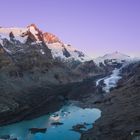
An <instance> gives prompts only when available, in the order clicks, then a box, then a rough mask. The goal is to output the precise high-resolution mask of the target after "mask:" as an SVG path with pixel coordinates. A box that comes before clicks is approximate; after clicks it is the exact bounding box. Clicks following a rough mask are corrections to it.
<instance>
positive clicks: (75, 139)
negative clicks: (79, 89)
mask: <svg viewBox="0 0 140 140" xmlns="http://www.w3.org/2000/svg"><path fill="white" fill-rule="evenodd" d="M100 115H101V111H100V110H98V109H95V108H93V109H88V108H87V109H82V108H80V107H77V106H73V105H68V106H64V107H62V108H61V109H60V110H59V111H58V112H55V113H54V114H51V115H45V116H42V117H39V118H37V119H33V120H29V121H22V122H19V123H15V124H12V125H8V126H3V127H0V136H4V135H10V137H11V140H12V138H17V140H79V139H80V134H79V133H78V132H75V131H72V130H71V129H72V126H74V125H76V124H84V123H85V124H89V125H87V126H86V129H89V128H91V127H92V123H94V122H95V120H97V119H98V118H99V117H100ZM56 121H59V122H61V123H63V125H58V126H54V125H51V123H52V122H56ZM30 128H47V131H46V132H45V133H36V134H31V132H30V131H29V129H30ZM86 129H85V130H86Z"/></svg>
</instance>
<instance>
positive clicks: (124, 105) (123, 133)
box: [81, 62, 140, 140]
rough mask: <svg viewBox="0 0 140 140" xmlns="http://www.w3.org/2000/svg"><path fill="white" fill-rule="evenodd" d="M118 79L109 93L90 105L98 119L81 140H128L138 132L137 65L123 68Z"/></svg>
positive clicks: (139, 74) (139, 64)
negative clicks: (96, 112)
mask: <svg viewBox="0 0 140 140" xmlns="http://www.w3.org/2000/svg"><path fill="white" fill-rule="evenodd" d="M122 76H123V78H122V80H120V82H119V84H118V87H117V88H115V89H114V90H113V91H112V92H111V93H109V94H107V95H106V96H105V97H104V98H100V99H98V100H97V101H96V102H92V101H91V102H92V103H90V105H91V106H94V107H95V106H96V107H98V108H100V109H101V110H102V116H101V118H100V119H99V120H97V122H96V123H95V124H94V126H93V128H92V129H90V130H88V131H87V132H85V133H83V134H82V137H81V140H101V139H104V140H129V139H130V140H131V139H132V135H131V134H132V132H135V131H136V130H140V112H139V109H140V104H139V100H140V96H139V90H140V62H137V63H132V64H130V65H128V66H126V67H124V68H123V70H122Z"/></svg>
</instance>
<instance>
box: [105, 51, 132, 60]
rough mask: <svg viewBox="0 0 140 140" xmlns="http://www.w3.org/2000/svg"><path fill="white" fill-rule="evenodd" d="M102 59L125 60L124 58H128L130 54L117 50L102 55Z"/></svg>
mask: <svg viewBox="0 0 140 140" xmlns="http://www.w3.org/2000/svg"><path fill="white" fill-rule="evenodd" d="M103 58H104V59H119V60H126V59H130V56H128V55H125V54H122V53H120V52H118V51H116V52H113V53H110V54H106V55H104V56H103Z"/></svg>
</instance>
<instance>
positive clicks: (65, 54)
mask: <svg viewBox="0 0 140 140" xmlns="http://www.w3.org/2000/svg"><path fill="white" fill-rule="evenodd" d="M63 55H64V56H66V57H70V53H69V52H68V51H67V49H66V48H64V49H63Z"/></svg>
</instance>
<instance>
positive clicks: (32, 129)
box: [29, 128, 47, 134]
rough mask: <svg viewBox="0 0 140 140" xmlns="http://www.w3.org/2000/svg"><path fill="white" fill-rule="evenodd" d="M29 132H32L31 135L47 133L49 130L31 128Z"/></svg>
mask: <svg viewBox="0 0 140 140" xmlns="http://www.w3.org/2000/svg"><path fill="white" fill-rule="evenodd" d="M29 131H30V132H31V134H36V133H46V131H47V128H30V129H29Z"/></svg>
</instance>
